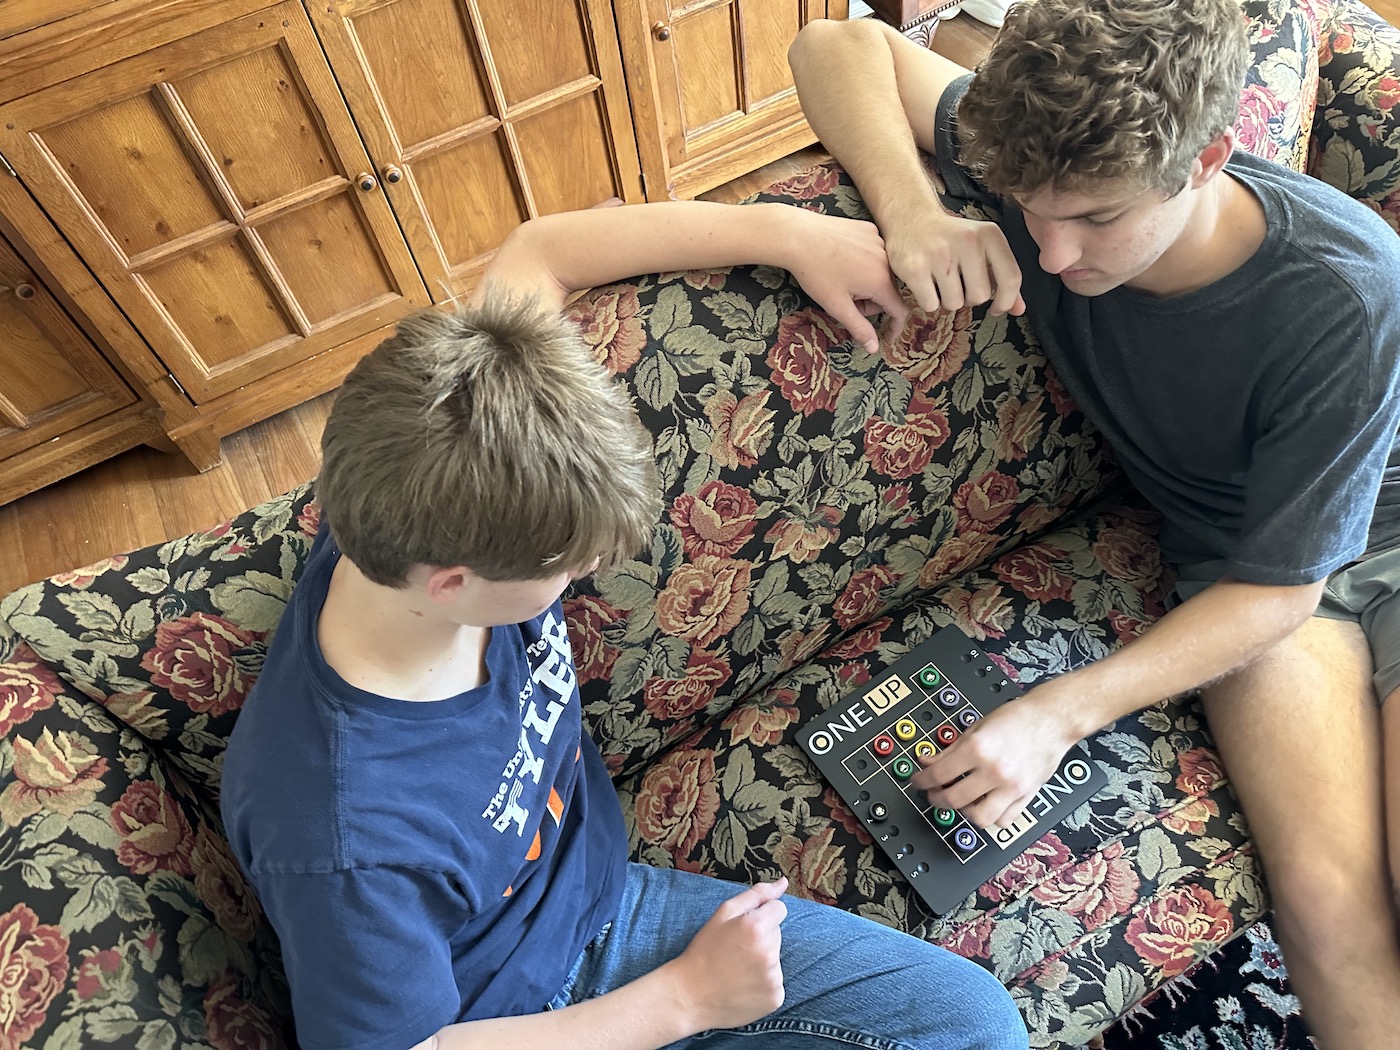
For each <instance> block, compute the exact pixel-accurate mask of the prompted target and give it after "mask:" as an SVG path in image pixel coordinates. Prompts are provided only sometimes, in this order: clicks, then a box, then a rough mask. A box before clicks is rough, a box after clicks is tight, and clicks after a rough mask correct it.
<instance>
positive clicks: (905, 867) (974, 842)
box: [797, 627, 1108, 913]
mask: <svg viewBox="0 0 1400 1050" xmlns="http://www.w3.org/2000/svg"><path fill="white" fill-rule="evenodd" d="M1019 694H1020V689H1019V688H1018V687H1017V686H1016V685H1015V684H1014V683H1013V682H1012V681H1011V680H1010V679H1009V678H1007V677H1006V675H1005V674H1004V673H1002V670H1001V668H999V667H998V666H997V665H996V664H995V663H994V662H993V661H992V660H991V659H989V658H988V656H987V654H986V653H984V652H983V651H982V650H981V649H979V648H978V647H977V645H976V643H974V642H973V641H972V639H970V638H968V636H967V635H965V634H964V633H963V632H962V631H960V630H958V629H957V628H956V627H945V628H943V629H942V630H940V631H938V632H937V633H936V634H934V635H933V637H931V638H929V640H928V641H926V642H924V643H923V644H922V645H919V646H917V647H916V648H915V649H913V650H912V651H911V652H910V653H908V654H907V655H906V656H904V657H902V658H901V659H900V660H899V661H897V662H896V663H895V664H894V665H893V666H892V667H890V668H889V669H888V670H886V671H885V672H884V673H882V674H879V675H877V676H876V677H875V678H873V679H872V680H871V681H870V682H869V683H867V684H866V685H865V686H863V687H862V688H861V689H860V691H859V692H855V693H852V694H850V695H849V696H847V697H845V698H844V699H843V700H841V701H840V702H839V703H837V704H835V705H833V706H832V707H831V708H830V709H829V710H828V711H826V712H824V713H823V714H822V715H820V716H819V717H818V718H816V719H814V720H813V721H812V722H810V723H808V724H807V725H806V726H804V727H803V728H802V729H801V730H799V731H798V734H797V742H798V744H799V745H800V746H801V747H802V749H803V750H804V751H806V752H807V754H809V755H810V756H811V757H812V761H813V762H815V763H816V765H817V768H818V769H819V770H821V773H822V775H823V776H824V777H826V779H827V780H828V781H829V782H830V784H831V786H832V787H834V788H835V789H836V791H837V793H838V794H839V795H840V796H841V797H842V798H843V799H844V800H845V801H846V803H847V805H849V806H850V807H851V809H852V810H853V811H854V812H855V814H856V816H857V817H858V818H859V819H860V820H861V822H862V823H863V824H864V825H865V827H866V829H867V830H868V831H869V832H870V834H871V835H872V836H873V837H874V839H875V841H876V842H878V843H879V844H880V846H881V847H882V848H883V849H884V851H885V852H886V853H887V854H888V855H889V857H890V859H891V860H892V861H893V862H894V864H895V866H896V867H897V868H898V869H899V870H900V872H902V873H903V875H904V877H905V878H906V879H908V880H909V885H910V886H912V887H913V888H914V890H915V891H916V892H917V893H918V894H919V896H920V897H922V898H923V900H924V902H925V903H926V904H927V905H928V906H929V907H930V908H931V909H933V911H934V912H936V913H943V912H946V911H949V910H951V909H952V908H953V907H955V906H956V905H957V904H958V903H960V902H961V901H962V900H963V899H964V898H965V897H967V895H968V894H969V893H971V892H972V891H973V890H975V889H976V888H977V887H978V886H980V885H981V884H982V883H983V882H985V881H986V880H987V879H989V878H991V877H992V876H993V875H995V874H996V873H997V872H998V871H1000V870H1001V869H1002V868H1004V867H1005V866H1006V865H1007V864H1009V863H1011V861H1012V860H1013V859H1014V858H1015V857H1016V856H1017V855H1018V854H1019V853H1021V852H1022V851H1023V850H1024V849H1025V848H1026V847H1027V846H1029V845H1030V844H1031V843H1032V842H1034V841H1036V840H1037V839H1038V838H1040V837H1041V836H1042V835H1044V834H1045V832H1046V831H1048V830H1049V829H1050V828H1051V827H1053V826H1054V825H1055V824H1056V823H1057V822H1059V821H1060V820H1061V819H1062V818H1063V817H1064V816H1065V815H1067V814H1068V813H1070V812H1071V811H1072V810H1074V809H1076V808H1078V807H1079V806H1080V805H1081V804H1082V803H1083V802H1085V801H1087V800H1088V799H1089V798H1090V797H1091V796H1093V795H1094V794H1095V793H1096V792H1097V791H1098V790H1099V788H1101V787H1102V786H1103V785H1104V784H1105V783H1106V782H1107V779H1108V778H1107V777H1106V776H1105V775H1104V772H1103V770H1101V769H1100V768H1099V767H1098V765H1097V764H1096V763H1095V762H1094V761H1093V760H1092V759H1090V758H1088V757H1087V756H1086V755H1085V754H1084V752H1083V751H1081V750H1080V748H1078V747H1076V748H1071V749H1070V751H1069V752H1068V754H1066V755H1065V757H1064V758H1063V759H1061V760H1060V767H1059V769H1058V770H1057V771H1056V772H1055V775H1054V776H1052V777H1051V778H1050V780H1049V781H1048V782H1047V783H1046V785H1045V786H1044V787H1043V788H1041V790H1040V791H1039V793H1037V794H1036V796H1035V797H1034V798H1033V799H1032V800H1031V802H1030V805H1028V806H1027V807H1026V808H1025V809H1024V810H1022V811H1021V815H1020V816H1019V817H1017V818H1016V820H1015V821H1014V822H1013V823H1012V824H1011V825H1010V826H1009V827H1006V828H1002V829H999V830H993V829H986V830H983V829H981V828H978V827H975V826H974V825H972V824H971V823H970V822H968V821H967V820H964V819H963V817H962V816H961V814H959V813H958V812H957V811H956V810H951V809H940V808H937V807H934V806H932V805H930V804H929V802H928V799H927V798H925V797H924V794H923V792H921V791H918V790H917V789H915V788H913V787H912V786H910V784H909V778H910V777H911V776H913V775H914V772H915V771H916V770H917V769H919V768H920V765H919V762H918V758H919V756H921V755H932V754H936V753H937V752H939V751H942V750H943V749H944V748H945V747H947V746H949V745H950V744H952V743H953V742H954V741H955V740H957V739H958V737H959V736H961V735H962V734H963V733H965V732H967V731H969V730H971V729H972V728H973V727H974V726H975V725H976V724H977V722H978V721H979V720H981V719H982V718H983V717H984V716H985V715H987V714H989V713H991V712H992V711H993V710H995V709H996V708H997V707H1000V706H1001V705H1002V704H1004V703H1006V702H1007V701H1008V700H1012V699H1013V698H1014V697H1016V696H1018V695H1019Z"/></svg>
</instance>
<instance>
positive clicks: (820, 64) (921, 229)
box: [788, 18, 1025, 314]
mask: <svg viewBox="0 0 1400 1050" xmlns="http://www.w3.org/2000/svg"><path fill="white" fill-rule="evenodd" d="M788 63H789V64H790V65H791V66H792V73H793V78H794V80H795V82H796V84H797V94H798V98H799V99H800V101H801V103H802V111H803V113H804V114H805V115H806V117H807V121H808V123H809V124H811V125H812V130H813V131H815V132H816V133H817V137H818V138H819V139H821V141H822V145H824V146H825V147H826V148H827V149H828V150H830V151H831V153H832V155H833V156H834V157H835V158H836V159H837V160H838V161H840V162H841V164H842V166H843V167H845V169H846V170H847V171H849V172H850V173H851V177H852V178H853V179H854V180H855V183H856V185H857V186H858V187H859V188H860V192H861V196H862V197H863V198H864V200H865V203H866V205H867V206H868V207H869V208H870V213H871V214H872V215H873V216H874V217H875V222H876V224H877V225H878V226H879V227H880V231H881V232H882V233H883V234H884V235H885V240H886V243H887V246H888V249H889V256H890V266H891V268H892V269H893V270H894V272H895V273H896V274H897V275H898V276H899V277H900V278H902V279H903V280H904V283H905V284H907V285H908V286H909V290H910V291H911V292H913V293H914V297H915V299H917V300H918V303H919V305H920V306H922V307H923V308H924V309H925V310H935V309H938V308H940V307H941V308H943V309H947V310H956V309H959V308H961V307H962V306H964V305H966V306H976V305H979V304H980V303H985V302H991V310H992V312H993V313H1008V312H1009V313H1016V314H1019V313H1022V312H1024V310H1025V303H1024V302H1023V301H1022V300H1021V297H1020V287H1021V271H1020V268H1019V267H1018V266H1017V265H1016V260H1015V258H1014V257H1013V256H1012V254H1011V249H1010V247H1009V246H1008V245H1007V243H1006V238H1005V237H1004V236H1003V235H1002V233H1001V231H1000V230H999V229H998V228H997V227H996V226H993V225H990V224H987V223H979V222H973V221H971V220H968V219H961V218H957V217H955V216H951V215H949V214H948V213H947V212H945V211H944V210H943V208H942V206H941V205H940V204H939V202H938V196H937V194H935V193H934V191H933V187H932V186H931V185H930V183H929V179H928V176H927V174H925V172H924V167H923V162H922V160H921V158H920V157H919V152H918V151H919V150H920V149H922V150H923V151H924V152H925V153H933V152H934V125H935V120H936V116H937V111H938V101H939V99H940V98H942V96H943V92H944V90H945V89H946V88H947V87H948V85H949V84H951V83H952V82H953V81H954V80H957V79H958V78H959V77H961V76H964V75H965V74H966V73H967V72H968V71H967V70H966V69H964V68H963V67H962V66H959V65H958V64H957V63H955V62H951V61H949V60H948V59H946V58H944V57H943V56H942V55H939V54H937V53H936V52H933V51H930V50H928V49H927V48H924V47H920V46H919V45H917V44H915V43H914V42H913V41H911V40H909V39H907V38H905V37H904V36H901V35H900V34H899V33H898V32H896V31H895V30H894V29H893V28H891V27H890V26H887V25H885V24H884V23H883V22H880V21H878V20H876V19H873V18H859V19H853V20H851V21H847V22H835V21H828V20H824V19H823V20H819V21H815V22H811V23H809V24H808V25H807V26H806V27H804V28H803V30H802V31H801V32H800V33H798V35H797V39H796V40H795V41H793V44H792V47H791V48H790V49H789V50H788Z"/></svg>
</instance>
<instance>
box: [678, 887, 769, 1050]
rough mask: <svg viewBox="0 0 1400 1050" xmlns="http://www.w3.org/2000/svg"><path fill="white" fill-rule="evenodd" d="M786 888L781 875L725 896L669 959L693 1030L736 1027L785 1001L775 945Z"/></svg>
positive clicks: (765, 1013) (753, 1019)
mask: <svg viewBox="0 0 1400 1050" xmlns="http://www.w3.org/2000/svg"><path fill="white" fill-rule="evenodd" d="M785 889H787V879H785V878H783V879H779V880H778V881H777V882H760V883H758V884H757V885H755V886H752V887H750V888H749V889H747V890H744V892H742V893H740V894H737V895H736V896H733V897H731V898H729V900H727V901H725V902H724V903H723V904H721V905H720V906H719V907H718V908H716V909H715V913H714V915H712V916H711V917H710V919H709V921H708V922H706V923H705V925H704V926H702V927H700V929H699V930H698V931H697V932H696V934H695V936H694V937H692V938H691V941H690V944H689V945H688V946H687V947H686V949H685V951H683V952H682V953H681V954H680V956H679V957H678V958H677V959H675V960H674V961H673V962H672V963H671V964H670V965H671V966H674V967H675V968H676V970H677V973H678V977H679V981H680V987H679V988H678V992H679V994H680V996H681V998H682V1002H684V1003H685V1004H686V1005H687V1007H688V1009H689V1015H690V1017H691V1018H692V1020H693V1023H694V1024H695V1026H696V1029H695V1030H696V1031H704V1030H706V1029H709V1028H737V1027H739V1026H740V1025H746V1024H748V1023H749V1022H751V1021H757V1020H758V1019H759V1018H760V1017H764V1016H766V1015H767V1014H770V1013H772V1012H773V1011H774V1010H776V1009H777V1008H778V1007H780V1006H782V1005H783V970H782V966H781V964H780V963H779V960H778V950H779V948H780V947H781V945H782V939H783V937H782V931H781V930H780V929H779V927H780V926H781V924H782V921H783V919H784V917H786V915H787V905H785V904H784V903H783V902H782V901H781V900H779V899H778V898H779V897H780V896H781V895H782V892H783V891H784V890H785Z"/></svg>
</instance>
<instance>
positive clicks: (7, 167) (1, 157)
mask: <svg viewBox="0 0 1400 1050" xmlns="http://www.w3.org/2000/svg"><path fill="white" fill-rule="evenodd" d="M0 164H3V165H5V170H6V171H8V172H9V173H10V178H12V179H17V178H19V172H17V171H15V169H14V168H12V167H10V162H9V161H8V160H7V159H5V154H3V153H0Z"/></svg>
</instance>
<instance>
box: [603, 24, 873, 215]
mask: <svg viewBox="0 0 1400 1050" xmlns="http://www.w3.org/2000/svg"><path fill="white" fill-rule="evenodd" d="M615 6H616V8H617V15H618V27H619V30H620V32H621V39H622V53H623V60H624V63H625V67H626V70H627V76H628V79H629V83H630V84H631V86H632V89H633V99H634V104H638V105H640V107H641V108H642V109H644V110H647V111H649V112H654V113H655V114H656V116H657V120H656V121H655V123H654V124H652V123H642V122H639V123H638V126H637V135H638V142H637V145H638V149H639V150H640V153H641V157H642V171H643V172H644V173H645V175H646V180H647V194H648V197H649V199H652V200H656V199H658V198H662V197H668V196H669V197H693V196H695V195H696V194H698V193H702V192H703V191H705V190H707V189H710V188H712V187H714V186H717V185H719V184H720V183H722V182H725V181H727V180H729V179H732V178H734V177H736V176H738V175H742V174H744V173H745V172H747V171H752V170H753V169H754V168H757V167H759V166H761V165H762V164H765V163H767V162H768V161H770V160H774V159H776V158H777V157H780V156H784V155H785V154H787V153H790V152H792V151H793V150H795V149H798V148H800V147H802V146H804V145H809V144H810V143H812V142H813V141H815V136H814V135H813V134H812V131H811V129H810V128H809V127H808V126H807V123H806V121H805V120H804V119H803V117H802V110H801V107H800V106H799V105H798V102H797V91H796V89H795V88H794V87H793V83H792V74H791V72H790V70H789V69H788V64H787V49H788V45H790V44H791V43H792V40H793V38H794V37H795V36H796V35H797V31H798V30H799V29H801V28H802V27H803V26H804V25H806V24H807V23H808V22H809V21H811V20H812V19H814V18H827V17H831V18H844V17H845V16H846V12H847V2H846V0H616V2H615ZM639 100H640V101H639Z"/></svg>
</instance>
